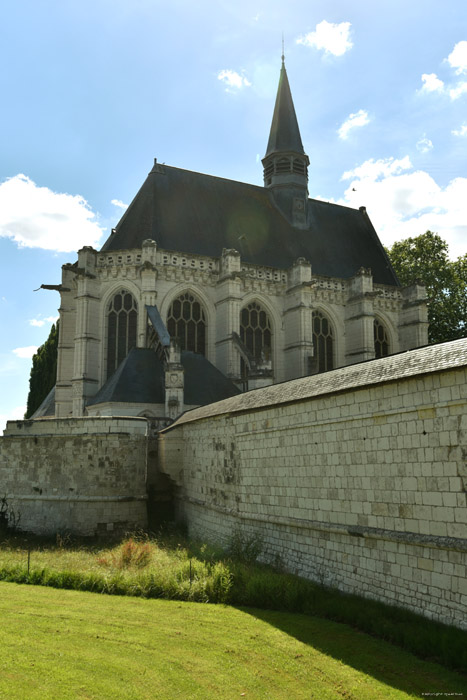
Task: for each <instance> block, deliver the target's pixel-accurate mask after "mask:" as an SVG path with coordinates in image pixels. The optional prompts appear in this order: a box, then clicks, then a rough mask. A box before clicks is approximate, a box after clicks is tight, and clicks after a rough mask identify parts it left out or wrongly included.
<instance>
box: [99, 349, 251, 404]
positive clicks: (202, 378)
mask: <svg viewBox="0 0 467 700" xmlns="http://www.w3.org/2000/svg"><path fill="white" fill-rule="evenodd" d="M181 363H182V365H183V367H184V369H185V404H187V405H190V406H200V405H201V406H204V405H205V404H207V403H211V402H213V401H219V400H221V399H225V398H226V397H230V396H235V395H236V394H238V393H239V389H237V387H236V386H235V384H233V383H232V382H231V381H230V379H227V377H225V376H224V375H223V374H222V372H220V371H219V370H218V369H216V368H215V367H214V365H212V364H211V363H210V362H209V360H207V359H206V358H205V357H203V356H202V355H198V354H196V353H194V352H182V353H181ZM164 402H165V389H164V367H163V364H162V362H161V360H159V358H158V357H157V355H156V353H155V352H154V350H150V349H146V348H133V349H132V350H130V352H129V353H128V355H127V356H126V358H125V359H124V360H123V362H122V363H121V364H120V365H119V366H118V368H117V370H116V371H115V372H114V374H113V375H112V376H111V377H110V379H108V380H107V382H106V383H105V384H104V385H103V386H102V387H101V389H100V390H99V391H98V392H97V394H95V396H93V397H92V398H91V399H90V400H89V401H88V403H87V405H88V406H94V405H96V404H100V403H153V404H163V403H164Z"/></svg>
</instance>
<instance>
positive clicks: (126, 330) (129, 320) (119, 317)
mask: <svg viewBox="0 0 467 700" xmlns="http://www.w3.org/2000/svg"><path fill="white" fill-rule="evenodd" d="M137 322H138V304H137V302H136V299H135V298H134V296H133V295H132V294H130V292H128V291H127V290H126V289H122V290H121V291H119V292H117V294H115V295H114V296H113V297H112V299H111V300H110V302H109V305H108V307H107V379H108V378H109V377H110V376H111V375H112V374H113V373H114V372H115V370H116V369H117V367H118V366H119V364H120V363H121V362H122V360H124V359H125V357H126V356H127V355H128V353H129V352H130V350H131V348H134V347H136V329H137Z"/></svg>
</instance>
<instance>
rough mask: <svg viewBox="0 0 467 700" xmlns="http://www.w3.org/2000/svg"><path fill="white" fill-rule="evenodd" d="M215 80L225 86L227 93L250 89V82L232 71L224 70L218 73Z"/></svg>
mask: <svg viewBox="0 0 467 700" xmlns="http://www.w3.org/2000/svg"><path fill="white" fill-rule="evenodd" d="M217 79H218V80H220V81H222V82H223V83H224V84H225V85H226V86H227V87H226V88H225V89H226V91H227V92H232V91H233V90H241V89H242V88H244V87H251V83H250V81H249V80H248V79H247V78H246V77H245V76H244V75H240V73H237V71H234V70H229V69H224V70H221V71H219V73H218V74H217Z"/></svg>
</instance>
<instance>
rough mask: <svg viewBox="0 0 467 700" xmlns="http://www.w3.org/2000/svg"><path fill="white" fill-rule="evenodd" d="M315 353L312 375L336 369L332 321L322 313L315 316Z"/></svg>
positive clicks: (315, 313)
mask: <svg viewBox="0 0 467 700" xmlns="http://www.w3.org/2000/svg"><path fill="white" fill-rule="evenodd" d="M313 351H314V355H313V357H312V358H311V367H310V374H319V373H320V372H327V371H328V370H330V369H334V333H333V329H332V325H331V322H330V320H329V319H328V317H327V316H326V315H325V314H323V312H322V311H315V312H314V314H313Z"/></svg>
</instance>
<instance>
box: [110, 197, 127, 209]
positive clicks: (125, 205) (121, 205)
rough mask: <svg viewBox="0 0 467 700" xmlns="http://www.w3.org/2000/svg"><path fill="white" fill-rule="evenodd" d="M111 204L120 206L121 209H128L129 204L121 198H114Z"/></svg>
mask: <svg viewBox="0 0 467 700" xmlns="http://www.w3.org/2000/svg"><path fill="white" fill-rule="evenodd" d="M111 204H113V205H114V206H116V207H119V208H120V209H128V204H125V202H122V200H121V199H112V201H111Z"/></svg>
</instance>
